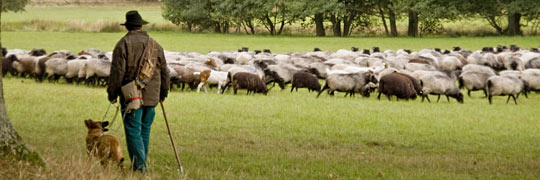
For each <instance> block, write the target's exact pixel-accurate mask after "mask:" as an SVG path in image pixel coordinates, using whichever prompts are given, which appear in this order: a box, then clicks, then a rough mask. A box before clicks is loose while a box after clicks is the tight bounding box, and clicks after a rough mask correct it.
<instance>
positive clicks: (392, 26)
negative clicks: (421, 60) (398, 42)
mask: <svg viewBox="0 0 540 180" xmlns="http://www.w3.org/2000/svg"><path fill="white" fill-rule="evenodd" d="M388 16H389V17H388V19H389V20H390V34H392V36H393V37H396V36H398V32H397V26H396V14H395V13H394V10H392V9H389V10H388Z"/></svg>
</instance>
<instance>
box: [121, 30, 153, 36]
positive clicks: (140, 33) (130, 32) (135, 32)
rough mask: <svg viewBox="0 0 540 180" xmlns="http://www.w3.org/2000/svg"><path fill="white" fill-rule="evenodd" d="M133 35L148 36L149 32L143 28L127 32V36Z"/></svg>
mask: <svg viewBox="0 0 540 180" xmlns="http://www.w3.org/2000/svg"><path fill="white" fill-rule="evenodd" d="M131 35H136V36H137V35H139V36H141V35H142V36H148V33H146V31H143V30H133V31H129V32H128V33H127V34H126V36H131Z"/></svg>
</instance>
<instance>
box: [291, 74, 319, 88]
mask: <svg viewBox="0 0 540 180" xmlns="http://www.w3.org/2000/svg"><path fill="white" fill-rule="evenodd" d="M295 88H296V91H298V88H307V89H308V91H309V92H311V91H317V92H318V91H319V90H321V84H320V83H319V79H317V76H315V75H313V74H311V73H307V72H297V73H295V74H294V75H293V78H292V87H291V92H293V89H295Z"/></svg>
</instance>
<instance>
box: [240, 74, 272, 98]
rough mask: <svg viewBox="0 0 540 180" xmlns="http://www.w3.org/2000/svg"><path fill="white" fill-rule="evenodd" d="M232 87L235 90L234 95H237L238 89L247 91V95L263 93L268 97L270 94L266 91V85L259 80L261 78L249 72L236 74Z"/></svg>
mask: <svg viewBox="0 0 540 180" xmlns="http://www.w3.org/2000/svg"><path fill="white" fill-rule="evenodd" d="M232 86H233V89H234V94H236V92H237V91H238V89H247V94H249V93H253V94H255V93H263V94H264V95H266V93H267V92H268V90H267V89H266V84H265V83H264V81H263V80H262V79H261V78H259V76H257V75H255V74H252V73H247V72H239V73H236V74H235V75H234V76H233V82H232Z"/></svg>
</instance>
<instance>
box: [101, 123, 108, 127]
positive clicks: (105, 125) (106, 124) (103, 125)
mask: <svg viewBox="0 0 540 180" xmlns="http://www.w3.org/2000/svg"><path fill="white" fill-rule="evenodd" d="M108 125H109V121H103V122H101V127H102V128H105V127H107V126H108Z"/></svg>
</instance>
